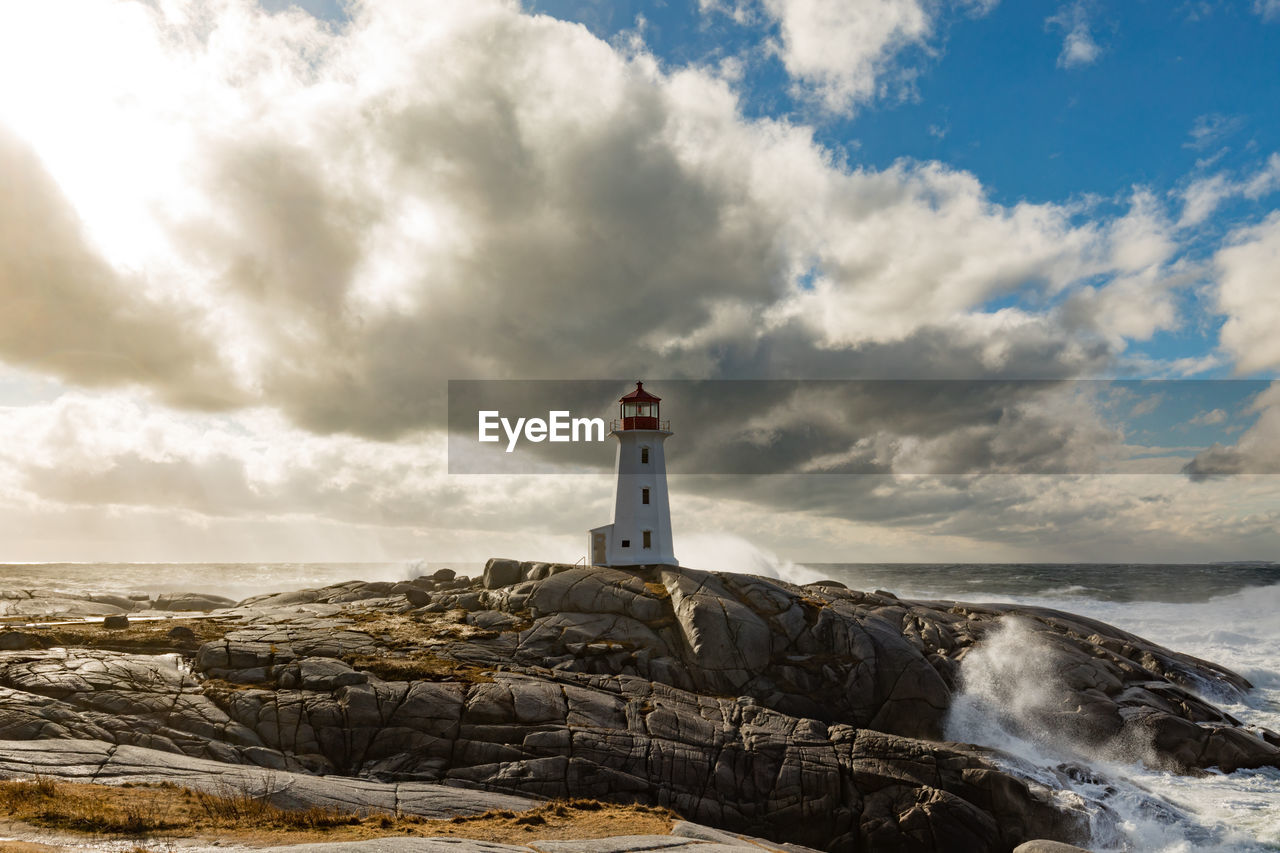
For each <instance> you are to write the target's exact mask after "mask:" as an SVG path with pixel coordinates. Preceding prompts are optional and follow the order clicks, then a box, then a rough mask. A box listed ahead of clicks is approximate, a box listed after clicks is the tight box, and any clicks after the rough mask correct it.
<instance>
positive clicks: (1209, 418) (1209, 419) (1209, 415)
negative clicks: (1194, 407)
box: [1187, 409, 1227, 426]
mask: <svg viewBox="0 0 1280 853" xmlns="http://www.w3.org/2000/svg"><path fill="white" fill-rule="evenodd" d="M1226 421H1227V413H1226V411H1225V410H1223V409H1213V410H1211V411H1207V412H1200V413H1199V414H1198V415H1196V416H1195V417H1193V418H1192V419H1191V420H1189V421H1187V423H1189V424H1191V425H1192V426H1213V425H1215V424H1221V423H1226Z"/></svg>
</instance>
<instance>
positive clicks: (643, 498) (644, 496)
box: [640, 489, 649, 504]
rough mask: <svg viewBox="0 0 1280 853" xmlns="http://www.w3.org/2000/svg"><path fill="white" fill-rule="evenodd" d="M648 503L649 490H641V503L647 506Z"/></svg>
mask: <svg viewBox="0 0 1280 853" xmlns="http://www.w3.org/2000/svg"><path fill="white" fill-rule="evenodd" d="M648 502H649V490H648V489H641V490H640V503H642V504H647V503H648Z"/></svg>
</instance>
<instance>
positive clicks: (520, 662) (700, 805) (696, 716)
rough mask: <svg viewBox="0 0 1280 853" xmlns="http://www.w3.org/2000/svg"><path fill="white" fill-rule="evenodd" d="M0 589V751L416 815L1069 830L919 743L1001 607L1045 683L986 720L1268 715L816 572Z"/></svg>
mask: <svg viewBox="0 0 1280 853" xmlns="http://www.w3.org/2000/svg"><path fill="white" fill-rule="evenodd" d="M190 611H201V612H202V613H203V614H205V615H204V616H203V617H202V618H198V619H197V618H194V617H193V615H192V613H190ZM0 616H3V617H4V618H5V619H6V621H9V622H13V621H14V620H28V621H29V623H30V624H28V625H25V626H23V627H10V628H8V629H7V630H4V631H3V632H0V649H4V651H0V773H3V774H4V775H6V776H22V775H24V774H27V775H29V774H32V773H38V774H41V775H42V776H47V777H49V778H58V779H74V780H80V781H101V782H111V783H119V782H123V781H130V780H132V781H174V782H180V783H181V784H184V785H190V786H196V787H199V786H202V785H203V786H214V785H219V784H221V785H225V784H227V782H228V780H234V781H235V782H236V784H238V785H242V786H246V787H247V788H252V789H254V790H255V791H256V792H257V793H260V794H261V795H263V796H267V797H269V798H271V799H272V800H273V801H274V802H277V803H278V804H280V805H283V806H286V807H292V806H307V805H316V804H320V805H341V806H342V807H344V808H354V809H364V810H370V811H398V812H403V813H409V814H421V815H429V816H448V815H456V814H474V813H477V812H483V811H485V810H486V809H490V808H524V807H527V806H528V805H529V804H533V803H536V802H539V801H541V800H543V799H545V798H572V797H592V798H598V799H602V800H609V801H616V802H639V803H645V804H650V805H655V806H664V807H668V808H670V809H671V810H673V811H675V812H677V813H678V814H680V815H681V816H682V817H683V818H685V819H686V820H687V821H689V822H691V823H690V825H697V826H701V827H706V828H714V829H718V830H723V831H728V832H731V833H734V834H743V835H746V836H758V837H760V838H764V839H768V840H770V841H771V842H773V843H774V844H775V845H776V844H792V845H800V846H803V847H808V848H812V849H817V850H833V851H835V850H840V851H845V850H847V851H853V850H877V851H881V850H884V851H943V850H957V851H986V850H990V851H1007V850H1012V849H1014V848H1015V847H1017V846H1018V845H1021V844H1024V843H1027V842H1032V841H1034V840H1037V839H1048V840H1054V841H1059V842H1066V843H1072V844H1078V845H1084V846H1088V845H1089V844H1090V843H1092V842H1093V841H1096V838H1094V839H1092V841H1091V833H1093V834H1094V835H1095V836H1096V835H1097V833H1098V832H1099V831H1100V827H1101V828H1102V829H1103V830H1105V827H1106V823H1107V815H1106V811H1105V807H1099V806H1097V805H1096V804H1094V805H1093V806H1091V807H1087V805H1086V804H1084V803H1082V802H1080V801H1079V800H1078V798H1075V799H1073V798H1071V797H1066V796H1062V795H1061V792H1060V791H1058V790H1055V788H1054V786H1053V785H1052V784H1046V782H1045V780H1044V779H1043V778H1033V777H1032V776H1030V775H1027V774H1021V773H1019V772H1018V771H1017V766H1016V762H1013V761H1009V760H1005V757H1002V756H1001V755H999V754H998V753H995V752H993V751H992V750H989V749H984V748H980V747H976V746H972V745H968V744H963V743H954V742H947V741H946V740H944V736H945V735H946V731H947V721H948V714H949V713H950V712H952V711H953V708H954V705H955V703H956V701H957V697H958V696H959V695H960V694H961V691H962V687H963V682H964V662H965V660H966V657H968V656H969V655H970V654H971V653H974V652H975V650H981V649H983V648H984V640H989V639H990V638H991V637H992V636H994V635H995V634H996V632H998V631H1001V630H1005V629H1006V628H1007V627H1008V625H1009V624H1010V623H1011V622H1014V621H1016V623H1017V625H1018V626H1019V630H1020V631H1022V632H1024V635H1025V636H1026V637H1027V638H1029V639H1028V642H1030V643H1034V644H1035V653H1036V654H1038V655H1040V656H1042V657H1043V658H1044V659H1045V661H1046V665H1047V666H1048V667H1049V669H1050V670H1051V672H1050V675H1051V679H1049V680H1051V681H1052V685H1053V689H1052V690H1050V691H1048V692H1047V693H1046V698H1044V699H1043V700H1042V701H1040V702H1039V703H1038V704H1035V705H1033V706H1025V705H1017V704H1016V703H1014V705H1016V709H1015V708H1014V706H1013V705H1011V706H1010V709H1009V715H1010V717H1011V719H1008V720H1005V723H1006V724H1008V725H1009V726H1011V727H1013V728H1015V729H1021V730H1023V731H1025V732H1026V733H1027V734H1028V736H1034V735H1035V733H1036V732H1038V731H1053V732H1054V733H1055V736H1056V737H1057V738H1058V739H1059V740H1060V741H1064V742H1066V743H1068V744H1072V745H1075V746H1077V747H1078V748H1079V750H1080V751H1081V753H1082V754H1088V753H1090V752H1093V753H1096V752H1099V751H1104V752H1105V751H1107V750H1112V751H1124V752H1125V753H1126V754H1130V755H1134V756H1136V757H1138V758H1140V759H1141V760H1143V761H1144V762H1146V763H1147V764H1148V765H1150V766H1157V767H1161V768H1165V769H1169V770H1172V771H1175V772H1180V773H1197V772H1202V771H1204V770H1205V769H1206V768H1211V767H1216V768H1220V769H1222V770H1224V771H1228V772H1229V771H1231V770H1235V769H1237V768H1244V767H1261V766H1280V736H1277V735H1276V734H1275V733H1272V732H1269V731H1263V730H1258V729H1254V728H1250V727H1247V726H1244V725H1242V724H1241V723H1240V722H1239V721H1237V720H1235V719H1233V718H1232V717H1231V716H1230V715H1229V714H1226V713H1224V712H1223V711H1222V710H1220V709H1219V708H1218V707H1217V706H1216V705H1215V704H1214V702H1213V697H1221V696H1230V695H1233V694H1238V693H1239V692H1240V691H1244V690H1247V689H1249V684H1248V682H1247V681H1245V679H1243V678H1241V677H1240V676H1239V675H1237V674H1235V673H1232V672H1230V671H1228V670H1226V669H1224V668H1222V667H1220V666H1216V665H1214V664H1212V663H1209V662H1206V661H1202V660H1198V659H1195V658H1191V657H1188V656H1185V655H1181V654H1178V653H1176V652H1174V651H1171V650H1168V649H1164V648H1162V647H1160V646H1157V645H1155V644H1152V643H1149V642H1147V641H1145V640H1143V639H1141V638H1139V637H1136V636H1133V635H1131V634H1127V633H1125V632H1123V631H1120V630H1118V629H1116V628H1114V627H1111V626H1109V625H1106V624H1103V623H1101V622H1097V621H1095V620H1091V619H1086V618H1083V617H1079V616H1074V615H1072V614H1068V613H1063V612H1059V611H1052V610H1045V609H1038V608H1028V607H1013V606H1009V605H975V604H962V603H957V602H951V601H906V600H900V599H898V598H897V597H895V596H894V595H892V594H890V593H884V592H872V593H866V592H856V591H853V590H849V589H846V588H844V587H843V585H841V584H839V583H836V582H819V583H816V584H809V585H806V586H796V585H793V584H789V583H786V582H783V581H778V580H773V579H768V578H760V577H754V576H748V575H738V574H733V573H728V572H703V571H698V570H695V569H687V568H681V569H672V568H669V567H645V568H638V569H635V570H627V571H623V570H617V569H599V568H594V569H584V568H582V567H572V566H567V565H558V564H548V563H533V562H518V561H515V560H505V559H494V560H490V561H489V563H488V565H487V566H486V569H485V571H484V574H483V576H482V577H477V578H465V577H457V576H455V575H454V574H453V573H452V572H450V571H448V570H443V571H441V572H437V573H436V574H435V575H433V576H430V577H421V578H417V579H415V580H412V581H405V582H401V583H395V584H392V583H364V582H359V581H351V582H348V583H343V584H337V585H333V586H329V587H325V588H323V589H310V590H298V591H295V592H288V593H281V594H274V595H265V596H257V597H254V598H250V599H247V600H245V601H242V602H231V601H229V600H226V599H219V598H218V597H216V596H205V595H194V594H193V595H186V596H166V597H163V598H161V599H156V600H151V599H147V600H142V599H140V598H139V599H133V598H128V597H122V596H117V595H105V594H104V595H94V596H88V597H67V596H54V595H47V594H40V593H37V592H21V591H15V592H6V593H3V598H0ZM86 617H104V620H106V619H109V620H110V621H108V622H106V623H105V624H85V623H84V622H83V619H84V618H86ZM154 617H170V618H168V619H163V620H158V621H147V620H148V619H151V618H154ZM37 619H38V620H40V621H41V622H43V623H44V624H43V625H36V624H35V620H37ZM59 620H81V621H80V622H77V623H73V624H70V625H67V624H64V625H52V624H49V623H51V622H55V621H59ZM108 626H111V627H108ZM979 653H980V652H979ZM1029 653H1031V652H1030V651H1029ZM992 713H1000V711H999V709H995V711H993V712H992ZM1060 772H1062V773H1064V774H1068V773H1087V772H1088V768H1087V767H1084V766H1072V765H1071V764H1070V763H1064V765H1063V766H1062V767H1061V768H1060ZM708 831H710V829H708ZM722 841H723V838H722ZM614 849H635V848H625V847H615V848H614ZM1046 849H1047V848H1046Z"/></svg>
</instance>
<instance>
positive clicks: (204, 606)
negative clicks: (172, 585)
mask: <svg viewBox="0 0 1280 853" xmlns="http://www.w3.org/2000/svg"><path fill="white" fill-rule="evenodd" d="M234 604H235V602H234V601H232V600H231V599H230V598H223V597H222V596H221V595H213V594H212V593H201V592H180V593H164V594H162V595H161V596H159V597H158V598H157V599H156V600H155V602H153V603H152V605H151V606H152V608H153V609H155V610H201V611H208V610H219V609H221V608H223V607H231V606H233V605H234Z"/></svg>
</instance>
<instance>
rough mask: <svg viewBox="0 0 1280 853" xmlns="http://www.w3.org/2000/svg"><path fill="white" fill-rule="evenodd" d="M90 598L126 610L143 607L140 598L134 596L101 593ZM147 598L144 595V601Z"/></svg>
mask: <svg viewBox="0 0 1280 853" xmlns="http://www.w3.org/2000/svg"><path fill="white" fill-rule="evenodd" d="M89 600H90V601H93V602H96V603H98V604H109V605H111V606H112V607H119V608H120V609H121V610H123V611H126V612H128V611H131V610H139V609H141V607H140V605H139V602H138V600H137V599H135V598H133V597H132V596H124V595H104V594H100V593H99V594H94V595H90V596H89ZM147 600H148V599H147V597H146V596H143V598H142V601H143V602H146V601H147Z"/></svg>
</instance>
